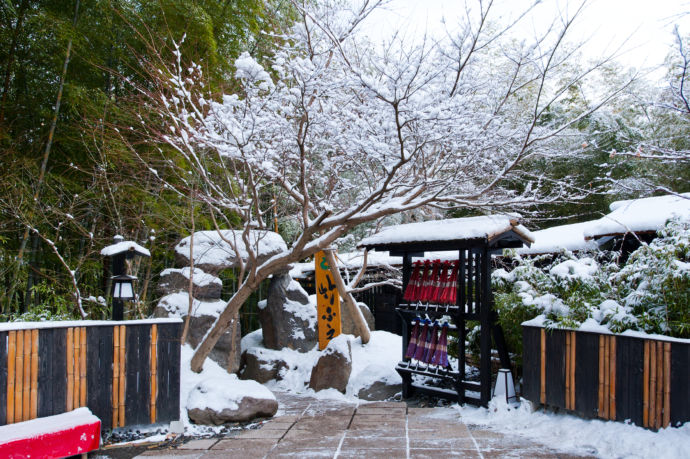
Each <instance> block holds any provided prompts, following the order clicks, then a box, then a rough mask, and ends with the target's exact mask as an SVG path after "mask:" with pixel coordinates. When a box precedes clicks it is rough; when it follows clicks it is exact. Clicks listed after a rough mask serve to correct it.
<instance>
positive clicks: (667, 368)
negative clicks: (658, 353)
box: [661, 343, 671, 427]
mask: <svg viewBox="0 0 690 459" xmlns="http://www.w3.org/2000/svg"><path fill="white" fill-rule="evenodd" d="M670 424H671V343H664V421H663V424H662V425H661V427H668V426H669V425H670Z"/></svg>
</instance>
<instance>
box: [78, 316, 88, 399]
mask: <svg viewBox="0 0 690 459" xmlns="http://www.w3.org/2000/svg"><path fill="white" fill-rule="evenodd" d="M79 332H80V333H79V335H80V338H81V356H80V358H79V379H81V383H80V384H79V387H80V388H81V389H80V391H79V406H86V389H87V388H86V350H87V349H86V327H80V330H79Z"/></svg>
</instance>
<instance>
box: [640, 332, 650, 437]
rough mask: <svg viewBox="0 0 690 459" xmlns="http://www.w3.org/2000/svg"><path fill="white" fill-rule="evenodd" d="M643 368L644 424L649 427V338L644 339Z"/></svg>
mask: <svg viewBox="0 0 690 459" xmlns="http://www.w3.org/2000/svg"><path fill="white" fill-rule="evenodd" d="M643 362H644V364H643V370H642V425H643V426H644V427H649V340H648V339H646V340H644V360H643Z"/></svg>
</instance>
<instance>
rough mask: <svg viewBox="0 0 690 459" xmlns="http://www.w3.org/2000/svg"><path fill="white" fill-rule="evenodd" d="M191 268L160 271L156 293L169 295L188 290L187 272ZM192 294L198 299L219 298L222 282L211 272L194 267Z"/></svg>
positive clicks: (188, 272)
mask: <svg viewBox="0 0 690 459" xmlns="http://www.w3.org/2000/svg"><path fill="white" fill-rule="evenodd" d="M190 272H191V269H189V268H182V269H172V268H170V269H166V270H164V271H162V272H161V274H160V280H159V281H158V287H157V290H158V293H160V294H161V295H169V294H171V293H176V292H188V291H189V277H190V276H189V274H190ZM192 280H193V282H194V284H193V286H192V296H193V297H194V298H197V299H200V300H219V299H220V293H221V290H222V288H223V282H222V281H221V280H220V279H219V278H217V277H216V276H213V275H211V274H208V273H205V272H203V271H202V270H200V269H199V268H194V275H193V276H192Z"/></svg>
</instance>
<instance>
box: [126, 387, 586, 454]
mask: <svg viewBox="0 0 690 459" xmlns="http://www.w3.org/2000/svg"><path fill="white" fill-rule="evenodd" d="M276 395H277V397H278V400H279V402H280V406H281V409H280V411H279V413H278V415H276V416H275V417H274V418H273V419H271V420H269V421H268V422H266V423H265V424H264V425H263V426H262V427H261V428H259V429H254V430H245V431H242V432H240V433H239V434H236V435H235V436H232V437H227V438H224V439H217V438H215V439H196V440H191V441H189V442H187V443H184V444H182V445H179V446H178V447H177V448H176V449H168V450H151V451H147V452H145V453H143V454H141V455H140V456H137V457H140V458H144V457H175V458H190V459H191V458H195V459H196V458H204V459H206V458H228V457H238V458H239V457H241V458H280V457H295V458H339V459H340V458H342V459H346V458H358V459H360V458H447V457H463V458H487V459H488V458H504V457H505V458H514V457H519V458H568V459H570V458H573V457H576V456H571V455H568V454H561V453H558V452H556V451H553V450H550V449H548V448H546V447H544V446H542V445H538V444H535V443H532V442H529V441H527V440H525V439H522V438H519V437H508V436H505V435H502V434H500V433H497V432H495V431H492V430H487V429H483V428H482V429H480V428H476V427H473V426H467V425H465V424H464V423H462V422H460V421H459V420H458V419H457V411H455V410H452V409H450V408H413V407H408V406H407V405H406V404H405V403H404V402H377V403H367V404H359V405H357V404H350V403H343V402H334V401H331V400H317V399H314V398H305V397H301V396H295V395H290V394H276Z"/></svg>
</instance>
